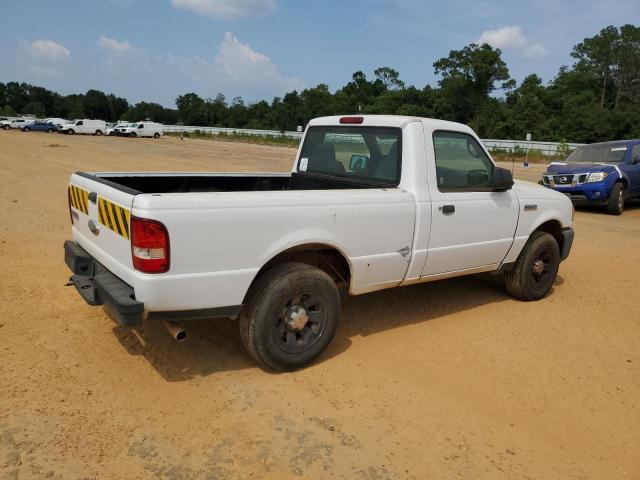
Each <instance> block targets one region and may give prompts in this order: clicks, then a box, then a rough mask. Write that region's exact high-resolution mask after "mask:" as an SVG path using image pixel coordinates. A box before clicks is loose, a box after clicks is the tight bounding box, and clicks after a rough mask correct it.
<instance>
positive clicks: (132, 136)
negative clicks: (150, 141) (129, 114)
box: [129, 132, 138, 138]
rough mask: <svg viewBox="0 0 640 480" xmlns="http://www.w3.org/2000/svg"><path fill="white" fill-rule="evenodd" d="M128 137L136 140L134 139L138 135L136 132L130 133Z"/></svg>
mask: <svg viewBox="0 0 640 480" xmlns="http://www.w3.org/2000/svg"><path fill="white" fill-rule="evenodd" d="M129 136H130V137H131V138H136V137H137V136H138V134H137V133H136V132H131V133H130V134H129Z"/></svg>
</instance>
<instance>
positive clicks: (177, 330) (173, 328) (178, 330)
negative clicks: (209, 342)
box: [163, 321, 187, 342]
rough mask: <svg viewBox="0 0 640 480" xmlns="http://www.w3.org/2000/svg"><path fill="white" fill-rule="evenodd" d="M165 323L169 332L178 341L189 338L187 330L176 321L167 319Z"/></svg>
mask: <svg viewBox="0 0 640 480" xmlns="http://www.w3.org/2000/svg"><path fill="white" fill-rule="evenodd" d="M163 323H164V326H165V328H166V329H167V331H168V332H169V334H170V335H171V336H172V337H173V338H174V340H176V341H177V342H182V341H183V340H185V339H186V338H187V331H186V330H184V329H183V328H182V327H180V326H179V325H178V324H177V323H176V322H171V321H166V322H163Z"/></svg>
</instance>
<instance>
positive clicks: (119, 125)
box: [105, 122, 129, 136]
mask: <svg viewBox="0 0 640 480" xmlns="http://www.w3.org/2000/svg"><path fill="white" fill-rule="evenodd" d="M127 126H129V123H127V122H116V123H110V124H108V125H107V129H106V130H105V135H110V136H112V135H117V134H118V133H117V132H118V130H120V129H123V128H126V127H127Z"/></svg>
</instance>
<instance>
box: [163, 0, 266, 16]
mask: <svg viewBox="0 0 640 480" xmlns="http://www.w3.org/2000/svg"><path fill="white" fill-rule="evenodd" d="M171 5H173V6H174V7H175V8H179V9H182V10H190V11H192V12H195V13H197V14H198V15H205V16H208V17H212V18H221V19H223V20H236V19H238V18H249V17H258V16H260V15H266V14H267V13H271V12H273V11H274V10H275V9H276V8H277V6H278V5H277V1H276V0H171Z"/></svg>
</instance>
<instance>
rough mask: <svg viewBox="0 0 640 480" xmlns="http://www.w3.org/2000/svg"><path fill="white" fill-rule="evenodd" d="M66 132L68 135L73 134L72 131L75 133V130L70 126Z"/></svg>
mask: <svg viewBox="0 0 640 480" xmlns="http://www.w3.org/2000/svg"><path fill="white" fill-rule="evenodd" d="M67 133H68V134H69V135H73V134H74V133H76V132H75V130H73V129H71V128H70V129H69V130H67Z"/></svg>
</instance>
